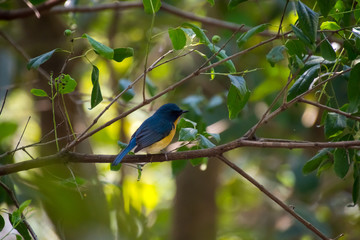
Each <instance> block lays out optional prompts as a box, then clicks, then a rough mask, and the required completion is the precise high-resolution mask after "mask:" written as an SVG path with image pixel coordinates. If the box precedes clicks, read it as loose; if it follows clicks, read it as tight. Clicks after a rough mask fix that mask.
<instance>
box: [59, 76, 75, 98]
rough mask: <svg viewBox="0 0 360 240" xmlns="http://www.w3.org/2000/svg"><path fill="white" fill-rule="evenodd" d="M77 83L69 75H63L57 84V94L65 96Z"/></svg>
mask: <svg viewBox="0 0 360 240" xmlns="http://www.w3.org/2000/svg"><path fill="white" fill-rule="evenodd" d="M76 85H77V82H76V81H75V80H74V79H73V78H72V77H71V76H70V75H69V74H66V75H64V76H63V77H62V78H61V79H60V82H59V93H61V94H67V93H71V92H73V91H74V90H75V88H76Z"/></svg>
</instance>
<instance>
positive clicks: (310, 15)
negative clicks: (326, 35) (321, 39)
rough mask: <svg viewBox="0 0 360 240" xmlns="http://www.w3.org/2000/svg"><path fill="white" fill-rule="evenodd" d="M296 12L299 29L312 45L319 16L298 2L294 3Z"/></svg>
mask: <svg viewBox="0 0 360 240" xmlns="http://www.w3.org/2000/svg"><path fill="white" fill-rule="evenodd" d="M296 12H297V13H298V16H299V27H300V29H301V30H302V31H303V32H304V34H305V35H306V36H307V37H308V38H309V39H310V41H311V42H312V43H313V42H315V40H316V34H317V27H318V23H319V14H318V13H316V12H314V11H313V10H311V9H310V8H309V7H308V6H306V5H305V4H303V3H302V2H301V1H300V0H299V1H298V2H297V3H296Z"/></svg>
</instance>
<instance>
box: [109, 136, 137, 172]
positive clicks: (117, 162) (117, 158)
mask: <svg viewBox="0 0 360 240" xmlns="http://www.w3.org/2000/svg"><path fill="white" fill-rule="evenodd" d="M135 146H136V139H135V138H133V139H131V141H130V142H129V145H128V146H127V147H126V148H124V150H122V151H121V152H120V153H119V155H117V156H116V158H115V160H114V161H113V162H112V164H111V165H112V166H116V165H118V164H119V163H120V162H121V160H122V159H123V158H124V157H125V155H126V154H128V153H129V152H130V151H131V149H133V148H134V147H135Z"/></svg>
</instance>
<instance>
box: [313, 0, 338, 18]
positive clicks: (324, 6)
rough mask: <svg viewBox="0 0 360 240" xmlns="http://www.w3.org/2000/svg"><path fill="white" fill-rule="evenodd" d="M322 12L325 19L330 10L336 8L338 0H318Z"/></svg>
mask: <svg viewBox="0 0 360 240" xmlns="http://www.w3.org/2000/svg"><path fill="white" fill-rule="evenodd" d="M317 3H318V6H319V8H320V12H321V14H322V15H323V16H324V17H327V16H328V14H329V12H330V10H331V9H332V8H333V7H334V6H335V3H336V0H317Z"/></svg>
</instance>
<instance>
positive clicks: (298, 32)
mask: <svg viewBox="0 0 360 240" xmlns="http://www.w3.org/2000/svg"><path fill="white" fill-rule="evenodd" d="M291 28H292V30H293V32H294V34H295V36H297V37H298V38H299V40H300V41H301V42H303V43H304V44H305V45H306V46H308V47H309V48H311V49H313V48H314V44H313V43H312V42H311V40H310V39H309V38H308V37H307V36H306V35H305V34H304V33H303V31H302V30H301V29H300V28H298V27H296V26H294V25H292V24H291Z"/></svg>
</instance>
